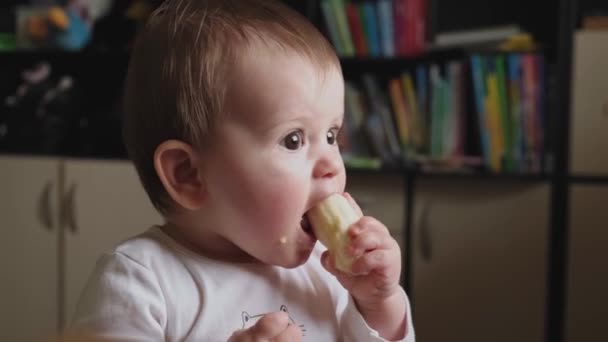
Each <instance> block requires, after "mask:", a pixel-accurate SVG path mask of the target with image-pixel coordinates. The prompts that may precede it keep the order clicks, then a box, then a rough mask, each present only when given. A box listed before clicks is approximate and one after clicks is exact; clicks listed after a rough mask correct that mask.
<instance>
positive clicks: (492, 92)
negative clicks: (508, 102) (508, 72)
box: [486, 58, 505, 172]
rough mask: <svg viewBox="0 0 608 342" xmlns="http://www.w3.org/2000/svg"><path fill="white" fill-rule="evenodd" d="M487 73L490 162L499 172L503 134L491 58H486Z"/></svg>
mask: <svg viewBox="0 0 608 342" xmlns="http://www.w3.org/2000/svg"><path fill="white" fill-rule="evenodd" d="M487 65H488V73H487V76H486V84H487V89H488V94H487V96H486V110H487V113H488V127H489V129H490V131H489V133H490V142H491V145H490V146H491V163H490V167H491V170H492V171H495V172H499V171H502V170H503V167H502V166H503V158H504V147H505V145H504V136H503V132H504V130H503V129H502V127H501V126H502V122H501V116H500V104H499V101H500V100H499V95H498V76H497V75H496V69H495V66H494V60H493V59H492V58H488V59H487Z"/></svg>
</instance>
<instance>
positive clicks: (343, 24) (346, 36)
mask: <svg viewBox="0 0 608 342" xmlns="http://www.w3.org/2000/svg"><path fill="white" fill-rule="evenodd" d="M328 1H329V3H330V4H331V7H332V10H333V13H334V15H335V18H336V24H337V27H338V34H339V36H340V40H341V42H342V47H343V48H344V56H347V57H351V56H354V55H355V47H354V44H353V38H352V36H351V34H350V29H349V28H348V20H347V19H346V11H345V7H344V0H328Z"/></svg>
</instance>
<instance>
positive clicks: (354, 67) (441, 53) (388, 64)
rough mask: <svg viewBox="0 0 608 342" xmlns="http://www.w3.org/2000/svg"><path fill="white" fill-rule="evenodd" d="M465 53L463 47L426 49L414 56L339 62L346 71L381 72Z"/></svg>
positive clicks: (354, 59) (362, 58)
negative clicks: (426, 50) (424, 51)
mask: <svg viewBox="0 0 608 342" xmlns="http://www.w3.org/2000/svg"><path fill="white" fill-rule="evenodd" d="M465 55H466V54H465V52H464V50H463V49H441V50H433V51H428V52H426V53H424V54H421V55H416V56H411V57H407V56H399V57H340V64H341V65H342V69H343V71H344V72H346V73H352V72H383V71H387V72H388V71H395V70H403V69H406V68H411V67H415V66H417V65H420V64H428V63H436V62H443V61H447V60H452V59H457V58H462V57H464V56H465Z"/></svg>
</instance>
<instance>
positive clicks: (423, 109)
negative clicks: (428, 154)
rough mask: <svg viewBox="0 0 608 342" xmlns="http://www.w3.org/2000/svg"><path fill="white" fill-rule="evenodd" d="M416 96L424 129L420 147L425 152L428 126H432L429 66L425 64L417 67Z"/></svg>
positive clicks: (422, 128) (422, 129)
mask: <svg viewBox="0 0 608 342" xmlns="http://www.w3.org/2000/svg"><path fill="white" fill-rule="evenodd" d="M416 97H417V102H418V113H419V117H420V125H421V128H420V129H421V131H422V146H421V147H420V151H421V152H423V151H426V150H428V140H429V138H428V127H430V125H429V114H428V108H429V105H428V102H429V101H428V77H427V68H426V66H423V65H419V66H418V67H416Z"/></svg>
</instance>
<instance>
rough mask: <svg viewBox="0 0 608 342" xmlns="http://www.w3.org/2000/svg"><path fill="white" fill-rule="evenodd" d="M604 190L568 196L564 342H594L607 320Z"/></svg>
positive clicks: (576, 190) (607, 189) (579, 189)
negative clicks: (568, 234)
mask: <svg viewBox="0 0 608 342" xmlns="http://www.w3.org/2000/svg"><path fill="white" fill-rule="evenodd" d="M607 198H608V186H591V185H578V186H573V188H572V190H571V196H570V201H571V202H570V240H569V244H570V246H569V253H568V285H567V286H568V287H567V293H568V297H567V298H568V300H567V305H566V308H567V312H566V341H567V342H579V341H596V340H598V339H602V338H601V336H605V335H606V318H607V317H608V292H607V289H608V266H607V263H608V249H607V246H608V229H607V228H608V210H606V199H607Z"/></svg>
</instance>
